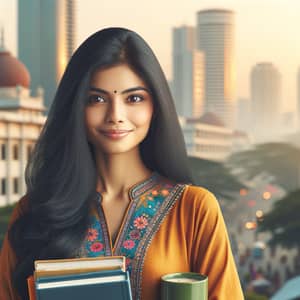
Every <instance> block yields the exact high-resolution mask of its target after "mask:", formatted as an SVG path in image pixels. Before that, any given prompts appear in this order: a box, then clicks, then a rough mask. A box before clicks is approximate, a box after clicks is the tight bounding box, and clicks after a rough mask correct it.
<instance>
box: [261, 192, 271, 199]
mask: <svg viewBox="0 0 300 300" xmlns="http://www.w3.org/2000/svg"><path fill="white" fill-rule="evenodd" d="M270 198H271V193H270V192H264V193H263V199H265V200H269V199H270Z"/></svg>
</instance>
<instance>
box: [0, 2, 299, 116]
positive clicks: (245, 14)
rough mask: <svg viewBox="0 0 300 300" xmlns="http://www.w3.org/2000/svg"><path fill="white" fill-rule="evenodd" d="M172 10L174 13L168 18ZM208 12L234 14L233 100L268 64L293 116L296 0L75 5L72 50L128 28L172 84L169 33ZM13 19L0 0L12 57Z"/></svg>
mask: <svg viewBox="0 0 300 300" xmlns="http://www.w3.org/2000/svg"><path fill="white" fill-rule="evenodd" d="M287 2H289V5H288V4H287ZM158 3H159V4H158ZM170 7H172V13H167V14H166V13H165V12H166V11H168V9H170ZM91 8H93V9H91ZM208 8H225V9H232V10H234V11H235V13H236V53H237V78H238V80H237V97H239V98H240V97H246V98H249V96H250V88H249V86H250V72H251V68H252V67H253V66H254V65H255V64H256V63H260V62H272V63H273V64H274V65H275V66H276V67H277V68H278V69H279V70H280V72H281V74H282V76H283V102H284V103H285V104H284V106H283V107H282V108H283V110H284V111H288V110H294V111H296V78H297V70H298V67H299V65H300V40H297V38H295V37H296V36H297V35H296V34H297V32H296V31H297V28H299V26H300V18H299V16H300V13H299V12H300V2H298V3H297V1H294V0H288V1H283V0H265V1H264V2H263V3H262V2H261V1H259V0H244V1H238V0H209V1H208V0H203V1H201V2H199V3H198V1H194V0H189V1H176V2H174V1H170V0H166V1H164V2H158V1H157V2H155V1H154V2H153V1H152V2H151V4H150V3H147V2H146V3H143V6H142V7H141V5H140V3H139V2H138V1H137V0H131V1H130V2H129V3H128V2H127V3H122V2H120V3H118V2H117V1H110V2H109V3H106V4H105V7H102V6H101V4H99V2H98V1H94V0H89V1H80V0H77V18H78V19H77V32H76V34H77V41H76V44H75V45H76V46H78V45H79V44H80V43H81V42H82V41H83V40H84V39H85V38H87V37H88V35H90V34H91V33H92V32H95V31H97V30H98V29H100V28H103V27H108V26H122V27H127V28H131V29H133V30H136V31H137V32H138V33H140V34H141V35H142V36H143V37H144V38H145V39H146V40H147V41H148V42H149V44H150V45H151V46H152V48H153V49H154V51H155V53H156V54H157V56H158V59H159V60H160V62H161V65H162V67H163V69H164V71H165V73H166V76H167V78H168V79H171V74H172V66H171V65H172V59H171V57H172V53H171V51H172V50H171V49H172V28H173V27H176V26H181V25H183V24H185V25H191V26H195V24H196V13H197V12H198V11H200V10H203V9H208ZM16 19H17V12H16V0H13V1H9V2H8V1H4V0H0V26H4V27H5V36H6V37H5V44H6V47H7V48H8V49H9V50H10V51H11V52H12V53H13V54H16V27H17V26H16V23H17V20H16ZM12 20H13V21H12ZM87 20H88V22H87ZM153 20H155V22H153ZM287 20H288V21H287ZM150 24H151V26H149V25H150ZM158 32H159V35H158V34H157V33H158Z"/></svg>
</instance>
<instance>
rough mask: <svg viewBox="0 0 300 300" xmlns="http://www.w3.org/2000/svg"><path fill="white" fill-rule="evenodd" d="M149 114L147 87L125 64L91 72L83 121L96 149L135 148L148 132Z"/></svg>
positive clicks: (112, 151) (117, 150) (150, 102)
mask: <svg viewBox="0 0 300 300" xmlns="http://www.w3.org/2000/svg"><path fill="white" fill-rule="evenodd" d="M152 114H153V100H152V96H151V94H150V91H149V89H148V87H147V86H146V84H145V83H144V82H143V80H142V79H141V78H140V77H139V76H138V75H137V74H136V73H135V72H133V71H132V69H131V68H130V67H129V66H128V65H126V64H121V65H117V66H113V67H110V68H107V69H102V70H98V71H95V72H94V73H93V75H92V77H91V81H90V86H89V95H88V103H87V105H86V108H85V125H86V130H87V136H88V140H89V142H90V143H91V144H92V145H93V147H94V149H95V150H96V151H100V152H103V153H106V154H118V153H124V152H128V151H131V150H133V149H136V148H137V147H138V146H139V144H140V143H141V142H142V141H143V140H144V138H145V137H146V135H147V133H148V130H149V127H150V123H151V118H152Z"/></svg>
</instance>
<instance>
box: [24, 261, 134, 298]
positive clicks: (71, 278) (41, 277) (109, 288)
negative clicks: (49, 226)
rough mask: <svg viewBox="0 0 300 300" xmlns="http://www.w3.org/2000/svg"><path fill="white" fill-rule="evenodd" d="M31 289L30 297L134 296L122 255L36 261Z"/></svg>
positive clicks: (29, 279)
mask: <svg viewBox="0 0 300 300" xmlns="http://www.w3.org/2000/svg"><path fill="white" fill-rule="evenodd" d="M28 290H29V295H30V300H50V299H55V300H67V299H72V300H79V299H85V300H89V299H93V300H94V299H95V298H96V299H97V297H99V295H101V298H104V299H120V300H132V295H131V288H130V279H129V274H128V272H126V271H125V257H122V256H109V257H97V258H75V259H58V260H39V261H35V271H34V275H33V276H31V277H29V278H28Z"/></svg>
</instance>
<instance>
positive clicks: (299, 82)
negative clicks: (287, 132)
mask: <svg viewBox="0 0 300 300" xmlns="http://www.w3.org/2000/svg"><path fill="white" fill-rule="evenodd" d="M297 111H298V116H297V117H298V128H300V68H299V69H298V74H297Z"/></svg>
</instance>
